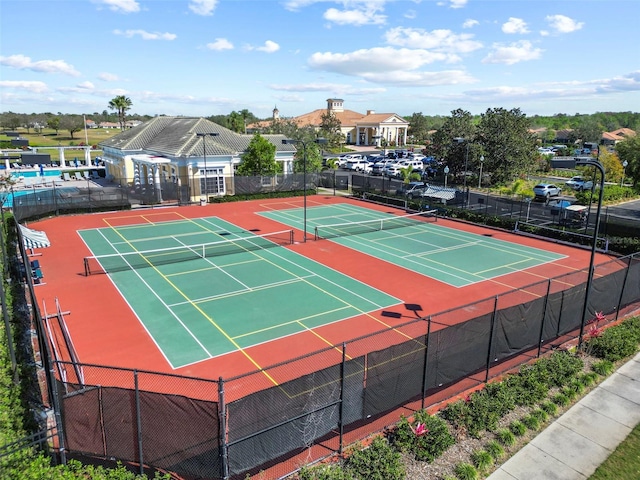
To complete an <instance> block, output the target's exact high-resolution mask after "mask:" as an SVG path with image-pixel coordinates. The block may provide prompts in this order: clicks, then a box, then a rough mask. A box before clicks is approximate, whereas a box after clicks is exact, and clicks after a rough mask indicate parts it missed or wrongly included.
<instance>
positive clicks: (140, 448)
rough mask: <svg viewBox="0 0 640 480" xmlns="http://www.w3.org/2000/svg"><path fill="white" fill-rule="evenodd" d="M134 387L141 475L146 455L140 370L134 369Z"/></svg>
mask: <svg viewBox="0 0 640 480" xmlns="http://www.w3.org/2000/svg"><path fill="white" fill-rule="evenodd" d="M133 388H134V392H135V399H136V426H137V428H138V461H139V462H140V475H144V455H143V454H142V449H143V445H142V417H141V416H140V389H139V388H138V371H137V370H134V371H133Z"/></svg>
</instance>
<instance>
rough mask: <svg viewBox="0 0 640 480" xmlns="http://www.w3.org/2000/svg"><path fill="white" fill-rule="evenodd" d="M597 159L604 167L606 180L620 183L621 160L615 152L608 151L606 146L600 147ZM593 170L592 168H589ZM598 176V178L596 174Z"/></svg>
mask: <svg viewBox="0 0 640 480" xmlns="http://www.w3.org/2000/svg"><path fill="white" fill-rule="evenodd" d="M598 160H599V161H600V163H601V164H602V166H603V167H604V174H605V179H606V180H607V181H608V182H616V183H620V180H622V162H621V161H620V159H619V158H618V155H617V154H616V153H609V152H608V151H607V149H606V148H600V154H599V155H598ZM591 170H592V171H593V170H594V169H593V168H591ZM598 178H600V177H599V176H598Z"/></svg>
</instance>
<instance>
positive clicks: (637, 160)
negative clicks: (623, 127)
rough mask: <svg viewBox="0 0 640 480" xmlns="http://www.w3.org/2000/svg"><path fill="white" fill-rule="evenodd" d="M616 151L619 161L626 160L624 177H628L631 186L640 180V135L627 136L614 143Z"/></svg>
mask: <svg viewBox="0 0 640 480" xmlns="http://www.w3.org/2000/svg"><path fill="white" fill-rule="evenodd" d="M616 153H617V154H618V158H620V162H621V163H624V162H627V168H626V169H625V178H627V179H630V180H631V182H632V183H633V186H634V187H635V186H637V185H638V183H639V182H640V135H635V136H633V137H627V138H626V139H625V140H623V141H622V142H618V144H616Z"/></svg>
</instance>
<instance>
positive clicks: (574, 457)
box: [488, 353, 640, 480]
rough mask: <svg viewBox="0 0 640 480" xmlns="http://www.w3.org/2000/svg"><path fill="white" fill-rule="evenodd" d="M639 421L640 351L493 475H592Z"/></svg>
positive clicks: (547, 478)
mask: <svg viewBox="0 0 640 480" xmlns="http://www.w3.org/2000/svg"><path fill="white" fill-rule="evenodd" d="M639 423H640V353H638V354H637V355H636V356H635V357H634V358H633V359H632V360H630V361H628V362H627V363H625V364H624V365H623V366H622V367H620V368H619V369H618V370H617V371H616V372H615V373H614V374H613V375H611V376H610V377H609V378H607V379H606V380H605V381H604V382H602V383H601V384H600V385H598V386H597V387H596V388H595V389H594V390H593V391H591V392H590V393H589V394H588V395H586V396H585V397H584V398H583V399H582V400H580V401H579V402H578V403H577V404H575V405H574V406H573V407H571V409H569V410H568V411H567V412H565V413H564V414H563V415H562V416H561V417H559V418H558V419H557V420H556V421H555V422H553V423H552V424H551V425H550V426H549V427H547V428H546V429H545V430H544V431H543V432H542V433H540V434H539V435H538V436H536V437H535V438H534V439H533V440H532V441H531V442H530V443H528V444H527V445H526V446H524V447H523V448H522V449H520V450H519V451H518V453H516V454H515V455H514V456H513V457H511V458H510V459H509V460H507V461H506V462H505V463H504V464H503V465H502V466H501V467H500V468H499V469H498V470H496V471H495V472H494V473H493V474H491V476H489V477H488V478H489V479H490V480H584V479H588V478H589V477H590V476H591V475H592V474H593V473H594V472H595V470H596V468H598V466H599V465H600V464H601V463H602V462H604V461H605V460H606V459H607V457H608V456H609V455H610V454H611V453H613V451H614V450H615V449H616V447H617V446H618V445H619V444H620V442H622V441H623V440H624V439H625V438H627V436H628V435H629V433H631V430H633V428H634V427H635V426H636V425H638V424H639Z"/></svg>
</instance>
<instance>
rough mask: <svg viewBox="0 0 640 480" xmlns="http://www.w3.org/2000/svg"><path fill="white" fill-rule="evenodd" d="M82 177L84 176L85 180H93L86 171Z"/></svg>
mask: <svg viewBox="0 0 640 480" xmlns="http://www.w3.org/2000/svg"><path fill="white" fill-rule="evenodd" d="M82 175H83V176H84V179H85V180H91V177H89V172H87V171H86V170H85V171H83V172H82Z"/></svg>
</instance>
